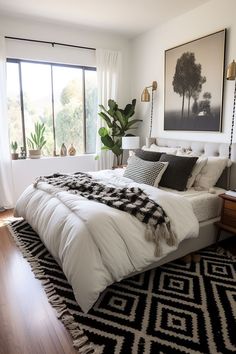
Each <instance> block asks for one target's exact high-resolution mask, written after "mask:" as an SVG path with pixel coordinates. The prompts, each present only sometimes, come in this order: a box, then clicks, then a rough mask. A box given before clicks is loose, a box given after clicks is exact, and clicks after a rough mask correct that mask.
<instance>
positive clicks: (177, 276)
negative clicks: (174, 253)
mask: <svg viewBox="0 0 236 354" xmlns="http://www.w3.org/2000/svg"><path fill="white" fill-rule="evenodd" d="M10 229H11V233H12V235H13V236H14V238H15V240H16V243H17V244H18V246H19V247H20V249H21V251H22V253H23V255H24V256H25V257H26V258H27V259H28V261H29V262H30V264H31V267H32V270H33V271H34V273H35V276H36V277H37V278H39V279H40V280H41V281H42V284H43V286H44V288H45V290H46V293H47V295H48V298H49V301H50V302H51V303H52V305H53V306H54V307H55V308H56V310H57V313H58V317H59V318H61V320H62V321H63V323H64V324H65V326H66V327H67V328H68V330H69V331H70V333H71V335H72V339H73V342H74V346H75V348H76V349H77V350H78V353H83V354H88V353H103V354H113V353H114V354H141V353H145V354H147V353H152V354H169V353H171V354H172V353H173V354H175V353H176V354H177V353H178V354H180V353H185V354H186V353H187V354H192V353H193V354H197V353H198V354H201V353H202V354H203V353H204V354H207V353H211V354H217V353H223V354H227V353H235V352H236V271H235V270H236V269H235V267H236V262H235V261H233V260H232V259H230V258H229V257H226V256H224V255H221V254H217V253H216V252H215V251H214V250H213V249H206V250H204V251H202V252H200V254H201V261H200V263H196V264H195V263H191V264H183V263H182V262H181V261H178V260H177V261H174V262H171V263H169V264H165V265H163V266H162V267H159V268H157V269H155V270H152V271H148V272H145V273H142V274H140V275H137V276H134V277H132V278H129V279H126V280H123V281H122V282H120V283H115V284H113V285H112V286H110V287H108V288H107V289H106V290H105V291H104V292H103V294H102V295H101V296H100V298H99V300H98V301H97V303H96V304H95V305H94V307H93V309H92V310H90V311H89V313H88V314H84V313H83V312H82V311H81V310H80V308H79V306H78V304H77V303H76V301H75V299H74V296H73V292H72V289H71V287H70V285H69V284H68V283H67V281H66V278H65V276H64V274H63V273H62V271H61V269H60V267H59V266H58V264H57V263H56V262H55V260H54V259H53V258H52V256H51V255H50V254H49V252H48V251H47V250H46V248H45V247H44V245H43V244H42V242H41V241H40V239H39V237H38V235H37V234H36V233H35V232H34V231H33V230H32V228H31V227H30V226H29V225H28V224H27V223H26V222H25V221H22V220H20V221H14V222H12V223H11V225H10Z"/></svg>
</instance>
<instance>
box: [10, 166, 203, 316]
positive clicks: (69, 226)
mask: <svg viewBox="0 0 236 354" xmlns="http://www.w3.org/2000/svg"><path fill="white" fill-rule="evenodd" d="M121 174H122V171H119V170H115V171H108V170H107V171H100V172H95V173H92V175H93V176H94V177H95V178H97V179H99V180H101V181H103V183H105V184H110V185H113V186H118V187H124V186H127V187H130V186H139V187H140V188H142V189H143V190H144V192H145V193H146V194H147V195H148V196H149V197H150V198H151V199H153V200H155V201H157V202H158V203H159V204H160V205H161V206H162V208H163V209H164V210H165V212H166V213H167V215H168V216H169V218H170V222H171V227H172V229H173V231H174V232H175V233H176V236H177V239H178V243H179V242H181V241H182V240H183V239H185V238H189V237H196V236H197V235H198V227H199V224H198V221H197V219H196V217H195V215H194V213H193V210H192V206H191V204H190V202H189V201H188V200H186V198H183V197H181V196H179V195H176V194H172V193H169V192H166V191H161V190H160V189H157V188H154V187H150V186H148V185H145V184H137V183H134V182H132V181H131V180H130V179H127V178H124V177H122V175H121ZM15 215H16V216H22V217H23V218H25V219H26V220H27V221H28V222H29V224H30V225H31V226H32V227H33V229H34V230H35V231H36V232H37V233H38V234H39V236H40V238H41V239H42V241H43V242H44V244H45V245H46V247H47V248H48V250H49V251H50V253H51V254H52V255H53V256H54V258H55V259H56V260H57V261H58V263H59V264H60V265H61V267H62V269H63V271H64V273H65V275H66V277H67V279H68V281H69V283H70V284H71V285H72V287H73V290H74V294H75V298H76V300H77V302H78V304H79V305H80V307H81V308H82V310H83V311H84V312H87V311H88V310H89V309H90V308H91V307H92V306H93V304H94V303H95V301H96V300H97V298H98V297H99V294H100V293H101V292H102V291H103V290H104V289H105V288H106V287H107V286H108V285H110V284H111V283H113V282H115V281H119V280H121V279H123V278H124V277H127V276H128V275H129V274H130V273H132V272H134V271H141V270H142V269H143V268H144V267H147V266H148V265H150V264H151V263H153V262H156V261H157V260H158V259H160V258H161V257H160V258H156V257H154V250H155V244H154V243H152V242H148V241H147V240H146V239H145V236H144V235H145V228H146V225H145V224H143V223H141V222H140V221H139V220H138V219H137V218H135V217H134V216H132V215H130V214H128V213H125V212H123V211H120V210H117V209H114V208H111V207H109V206H107V205H104V204H101V203H97V202H94V201H89V200H87V199H85V198H83V197H80V196H78V195H73V194H70V193H68V192H65V191H59V192H58V191H56V190H55V189H54V187H52V186H50V185H48V184H46V183H39V184H38V187H37V189H35V188H34V187H33V186H32V185H31V186H29V187H28V188H27V189H26V190H25V192H24V193H23V194H22V195H21V197H20V198H19V200H18V202H17V205H16V209H15ZM174 249H176V247H169V246H167V245H166V244H165V243H164V242H163V243H162V250H163V256H162V257H164V256H165V255H166V254H168V253H169V252H171V251H173V250H174Z"/></svg>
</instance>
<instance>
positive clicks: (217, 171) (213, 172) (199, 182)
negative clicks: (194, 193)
mask: <svg viewBox="0 0 236 354" xmlns="http://www.w3.org/2000/svg"><path fill="white" fill-rule="evenodd" d="M228 160H229V159H228V158H226V157H225V158H224V157H212V156H211V157H208V160H207V164H206V165H205V167H203V169H202V170H201V172H200V173H199V174H198V176H197V178H196V180H195V182H194V188H195V189H196V190H208V189H209V188H212V187H214V185H215V184H216V182H217V181H218V179H219V178H220V176H221V174H222V172H223V171H224V169H225V167H226V166H228Z"/></svg>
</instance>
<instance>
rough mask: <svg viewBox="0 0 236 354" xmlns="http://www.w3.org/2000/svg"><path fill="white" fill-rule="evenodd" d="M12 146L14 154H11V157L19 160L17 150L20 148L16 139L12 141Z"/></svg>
mask: <svg viewBox="0 0 236 354" xmlns="http://www.w3.org/2000/svg"><path fill="white" fill-rule="evenodd" d="M11 148H12V151H13V152H12V154H11V158H12V160H17V159H18V156H19V154H18V153H17V152H16V150H17V148H18V144H17V142H16V141H12V142H11Z"/></svg>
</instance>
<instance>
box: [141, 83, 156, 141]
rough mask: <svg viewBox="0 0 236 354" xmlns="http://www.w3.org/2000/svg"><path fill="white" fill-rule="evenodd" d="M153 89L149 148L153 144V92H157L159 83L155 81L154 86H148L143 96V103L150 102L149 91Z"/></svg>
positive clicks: (148, 139)
mask: <svg viewBox="0 0 236 354" xmlns="http://www.w3.org/2000/svg"><path fill="white" fill-rule="evenodd" d="M149 88H151V92H152V93H151V95H152V97H151V118H150V130H149V137H148V138H147V139H146V145H147V146H149V145H150V144H151V143H152V138H151V135H152V118H153V91H156V90H157V82H156V81H153V82H152V85H150V86H146V87H145V89H144V90H143V92H142V95H141V102H150V93H149V91H148V89H149Z"/></svg>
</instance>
